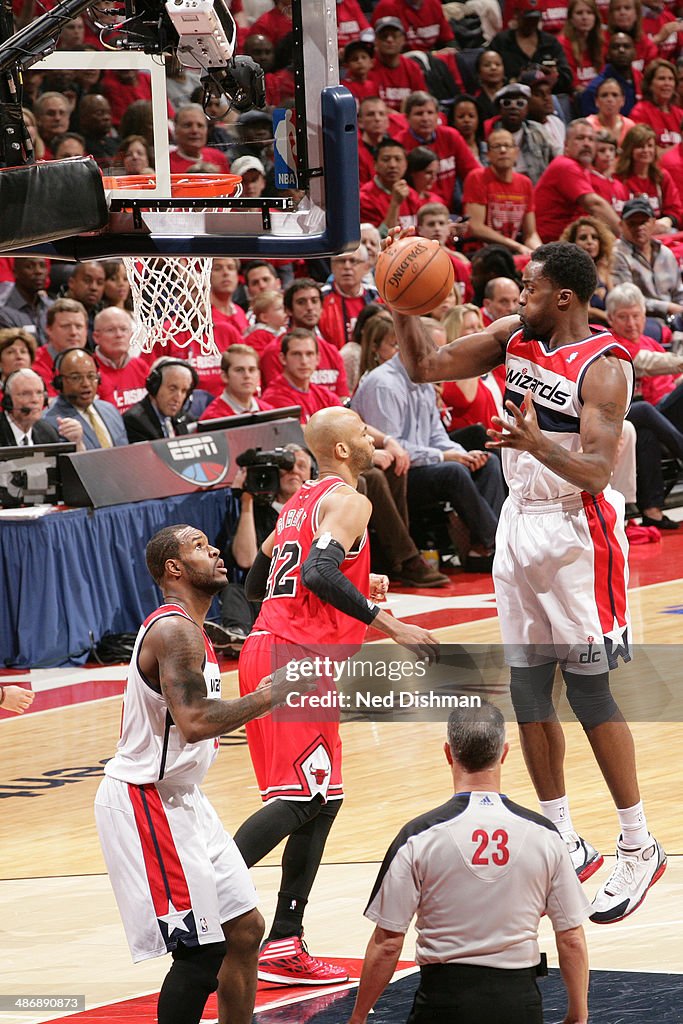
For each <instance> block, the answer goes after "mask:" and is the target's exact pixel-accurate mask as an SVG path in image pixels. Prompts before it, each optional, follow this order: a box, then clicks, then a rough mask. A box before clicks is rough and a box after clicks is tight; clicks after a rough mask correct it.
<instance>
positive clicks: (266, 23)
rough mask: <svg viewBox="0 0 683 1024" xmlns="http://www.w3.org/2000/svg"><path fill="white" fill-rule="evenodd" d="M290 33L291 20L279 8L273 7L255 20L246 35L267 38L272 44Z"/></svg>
mask: <svg viewBox="0 0 683 1024" xmlns="http://www.w3.org/2000/svg"><path fill="white" fill-rule="evenodd" d="M291 31H292V18H291V16H289V17H288V16H287V15H286V14H283V13H282V11H281V10H280V9H279V7H273V9H272V10H271V11H266V12H265V14H262V15H261V17H260V18H257V19H256V21H255V22H254V24H253V25H251V26H250V28H249V32H248V34H249V35H250V36H255V35H257V34H260V35H264V36H268V38H269V39H270V40H272V42H273V43H277V42H279V41H280V39H284V37H285V36H288V35H289V33H290V32H291Z"/></svg>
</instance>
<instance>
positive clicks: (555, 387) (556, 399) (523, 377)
mask: <svg viewBox="0 0 683 1024" xmlns="http://www.w3.org/2000/svg"><path fill="white" fill-rule="evenodd" d="M534 369H536V368H535V367H534ZM562 383H564V382H563V379H562V378H561V377H558V376H557V375H556V374H554V373H546V374H545V379H544V378H543V377H541V376H536V373H533V372H532V373H530V372H529V368H528V367H527V366H524V367H522V368H521V369H519V370H518V369H517V367H516V366H508V368H507V370H506V373H505V384H506V390H507V388H511V389H512V388H514V389H516V390H519V391H524V392H526V391H531V393H532V394H533V395H536V396H538V397H539V398H544V399H545V400H546V401H547V402H552V404H553V405H566V404H567V402H568V401H569V398H570V395H569V393H568V392H567V391H562V390H561V388H560V385H561V384H562ZM506 397H507V395H506Z"/></svg>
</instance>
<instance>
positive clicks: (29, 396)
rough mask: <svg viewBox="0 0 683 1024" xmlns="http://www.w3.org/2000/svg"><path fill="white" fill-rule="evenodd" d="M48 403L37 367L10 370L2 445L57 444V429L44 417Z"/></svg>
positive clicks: (0, 436) (0, 431)
mask: <svg viewBox="0 0 683 1024" xmlns="http://www.w3.org/2000/svg"><path fill="white" fill-rule="evenodd" d="M46 405H47V391H46V390H45V385H44V383H43V381H42V379H41V378H40V376H39V375H38V374H37V373H36V372H35V371H34V370H29V369H28V368H24V369H21V370H15V371H14V373H10V375H9V376H8V378H7V380H6V381H5V391H4V394H3V396H2V410H3V411H2V412H1V413H0V446H4V447H9V446H10V445H34V444H58V443H59V442H60V441H61V438H60V436H59V434H58V433H57V431H56V429H55V428H54V427H53V426H52V425H51V424H50V423H45V422H44V421H42V420H41V416H42V415H43V409H44V408H45V406H46Z"/></svg>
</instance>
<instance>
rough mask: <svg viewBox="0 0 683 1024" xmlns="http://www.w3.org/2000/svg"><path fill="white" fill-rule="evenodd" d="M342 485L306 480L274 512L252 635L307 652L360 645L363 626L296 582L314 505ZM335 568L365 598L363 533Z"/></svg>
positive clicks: (312, 528) (312, 529) (315, 514)
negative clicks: (265, 578) (274, 638)
mask: <svg viewBox="0 0 683 1024" xmlns="http://www.w3.org/2000/svg"><path fill="white" fill-rule="evenodd" d="M346 486H348V485H347V484H345V483H344V481H343V480H342V479H341V477H338V476H328V477H325V478H324V479H322V480H309V481H308V482H307V483H305V484H304V485H303V487H301V488H300V489H299V490H298V491H297V493H296V494H295V495H294V497H292V498H290V500H289V501H288V502H287V504H286V505H285V506H284V508H283V509H282V511H281V512H280V515H279V517H278V520H277V524H276V527H275V547H274V548H273V557H272V560H271V565H270V573H269V575H268V583H267V587H266V596H265V598H264V599H263V604H262V606H261V612H260V614H259V617H258V618H257V620H256V622H255V623H254V632H258V631H259V630H263V631H266V632H269V633H273V634H274V635H275V636H278V637H281V638H282V639H283V640H287V641H289V642H290V643H295V644H300V645H302V646H303V647H313V648H315V647H318V646H320V645H323V644H332V643H333V644H353V645H355V646H360V644H361V643H362V642H363V638H364V636H365V631H366V628H367V627H366V626H365V623H363V622H359V621H358V619H353V618H351V616H349V615H346V614H344V612H340V611H337V609H336V608H333V607H332V605H330V604H326V603H325V602H324V601H321V600H320V598H319V597H316V595H315V594H314V593H312V591H310V590H308V589H307V588H306V587H305V586H304V585H303V583H302V582H301V566H302V565H303V563H304V562H305V561H306V558H307V557H308V553H309V551H310V550H311V544H312V543H313V537H314V536H315V533H316V531H317V529H318V525H319V519H320V504H321V502H322V500H323V498H325V497H326V496H327V495H328V494H332V492H333V491H336V490H337V489H338V488H340V487H346ZM340 568H341V571H342V572H343V573H344V575H345V576H346V578H347V579H348V580H350V582H351V583H353V585H354V586H355V587H357V588H358V590H360V592H361V594H364V595H365V597H368V594H369V592H370V590H369V584H370V545H369V542H368V534H367V530H366V531H365V532H364V534H363V536H362V537H361V539H360V541H359V543H358V545H357V547H355V546H354V548H353V549H352V550H351V551H349V552H348V554H347V557H346V558H345V559H344V561H343V562H342V564H341V567H340Z"/></svg>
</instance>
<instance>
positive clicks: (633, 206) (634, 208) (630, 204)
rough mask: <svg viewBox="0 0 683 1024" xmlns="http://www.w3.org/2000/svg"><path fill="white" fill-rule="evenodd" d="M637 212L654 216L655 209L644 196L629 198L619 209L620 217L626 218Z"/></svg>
mask: <svg viewBox="0 0 683 1024" xmlns="http://www.w3.org/2000/svg"><path fill="white" fill-rule="evenodd" d="M637 213H644V214H645V216H646V217H654V215H655V211H654V210H653V209H652V207H651V206H650V203H649V201H648V200H647V199H646V198H645V196H636V198H635V199H629V200H628V201H627V202H625V203H624V207H623V209H622V211H621V219H622V220H628V219H629V217H634V216H635V215H636V214H637Z"/></svg>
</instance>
